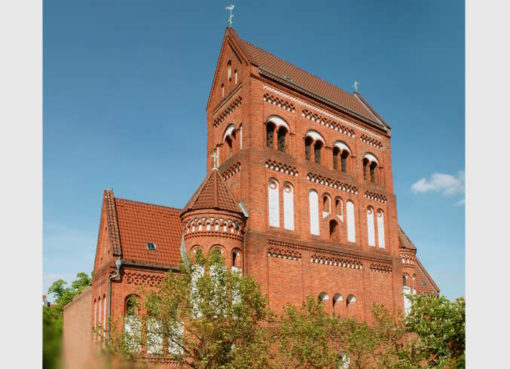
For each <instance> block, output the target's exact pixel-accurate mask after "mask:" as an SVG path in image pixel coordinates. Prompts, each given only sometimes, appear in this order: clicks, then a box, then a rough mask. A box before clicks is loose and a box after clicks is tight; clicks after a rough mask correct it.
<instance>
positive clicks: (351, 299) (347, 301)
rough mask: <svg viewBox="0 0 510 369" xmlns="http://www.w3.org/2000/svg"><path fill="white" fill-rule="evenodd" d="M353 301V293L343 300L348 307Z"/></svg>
mask: <svg viewBox="0 0 510 369" xmlns="http://www.w3.org/2000/svg"><path fill="white" fill-rule="evenodd" d="M355 302H356V296H354V295H349V296H347V300H345V304H346V305H347V307H348V308H349V307H351V306H352V305H353V304H354V303H355Z"/></svg>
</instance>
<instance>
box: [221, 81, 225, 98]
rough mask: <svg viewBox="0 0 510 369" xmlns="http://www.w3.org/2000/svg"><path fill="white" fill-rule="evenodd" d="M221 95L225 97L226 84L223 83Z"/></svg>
mask: <svg viewBox="0 0 510 369" xmlns="http://www.w3.org/2000/svg"><path fill="white" fill-rule="evenodd" d="M221 97H225V85H224V84H223V83H222V84H221Z"/></svg>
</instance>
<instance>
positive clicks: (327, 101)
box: [258, 67, 386, 131]
mask: <svg viewBox="0 0 510 369" xmlns="http://www.w3.org/2000/svg"><path fill="white" fill-rule="evenodd" d="M258 69H259V72H261V74H262V75H263V76H265V77H267V78H269V79H273V80H275V81H277V82H279V83H281V84H283V85H286V86H288V87H291V88H294V89H296V90H298V91H300V92H302V93H304V94H305V95H309V96H310V97H312V98H314V99H316V100H319V101H322V102H323V103H325V104H327V105H330V106H332V107H334V108H336V109H338V110H340V111H343V112H346V113H348V114H350V115H352V116H354V117H356V118H358V119H360V120H361V121H363V122H365V123H367V124H369V125H371V126H375V127H376V128H379V129H383V130H384V131H386V127H385V126H384V125H383V124H382V123H380V122H378V121H377V120H373V119H370V118H368V117H366V116H364V115H361V114H359V113H356V112H355V111H353V110H351V109H349V108H347V107H345V106H343V105H341V104H338V103H337V102H334V101H332V100H330V99H328V98H326V97H324V96H321V95H319V94H317V93H315V92H313V91H310V90H309V89H307V88H305V87H302V86H300V85H298V84H296V83H294V82H292V81H289V80H288V79H287V78H285V77H283V76H280V75H279V74H276V73H273V72H271V71H270V70H267V69H265V68H263V67H258Z"/></svg>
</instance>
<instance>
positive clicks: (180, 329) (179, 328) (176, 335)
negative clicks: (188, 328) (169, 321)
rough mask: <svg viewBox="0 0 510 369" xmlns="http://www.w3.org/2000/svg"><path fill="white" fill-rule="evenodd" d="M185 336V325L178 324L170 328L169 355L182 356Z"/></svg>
mask: <svg viewBox="0 0 510 369" xmlns="http://www.w3.org/2000/svg"><path fill="white" fill-rule="evenodd" d="M183 335H184V324H182V323H179V322H176V323H175V324H174V325H173V326H172V327H170V328H169V332H168V353H169V354H171V355H182V352H183V350H182V344H183V343H182V336H183Z"/></svg>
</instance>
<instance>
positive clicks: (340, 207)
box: [335, 197, 344, 222]
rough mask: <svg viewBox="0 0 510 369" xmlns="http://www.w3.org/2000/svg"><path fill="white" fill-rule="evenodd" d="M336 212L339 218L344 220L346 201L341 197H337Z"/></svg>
mask: <svg viewBox="0 0 510 369" xmlns="http://www.w3.org/2000/svg"><path fill="white" fill-rule="evenodd" d="M335 214H336V215H337V217H338V219H340V220H341V221H342V222H343V221H344V202H343V201H342V199H341V198H340V197H337V198H335Z"/></svg>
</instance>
